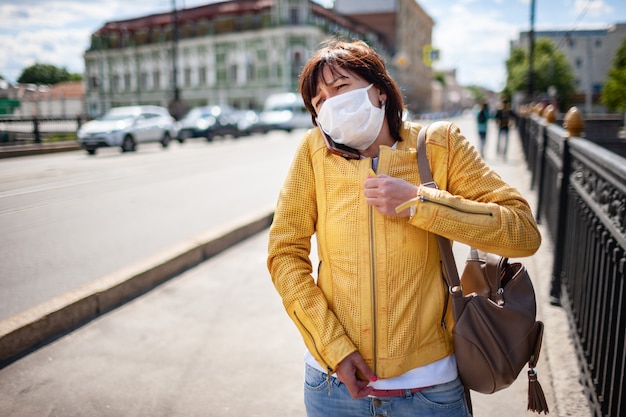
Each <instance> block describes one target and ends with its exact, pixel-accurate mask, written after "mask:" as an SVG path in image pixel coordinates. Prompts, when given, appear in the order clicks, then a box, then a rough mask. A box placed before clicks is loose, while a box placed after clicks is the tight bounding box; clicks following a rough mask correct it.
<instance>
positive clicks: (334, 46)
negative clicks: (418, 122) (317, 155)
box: [298, 39, 404, 140]
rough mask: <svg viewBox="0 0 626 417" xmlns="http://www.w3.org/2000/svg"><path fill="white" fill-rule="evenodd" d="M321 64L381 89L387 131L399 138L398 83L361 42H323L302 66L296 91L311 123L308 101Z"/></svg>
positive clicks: (314, 114) (312, 109)
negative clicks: (352, 74)
mask: <svg viewBox="0 0 626 417" xmlns="http://www.w3.org/2000/svg"><path fill="white" fill-rule="evenodd" d="M325 67H328V68H329V69H330V70H331V71H333V68H337V67H340V68H343V69H345V70H348V71H350V72H352V73H354V74H356V75H358V76H359V77H361V78H363V79H364V80H365V81H367V82H369V83H372V84H374V87H376V88H378V89H380V90H381V91H384V92H385V94H386V95H387V101H386V104H385V115H386V116H387V121H388V123H389V130H390V131H391V132H390V133H391V135H392V136H393V138H394V139H395V140H401V139H400V127H401V125H402V110H403V109H404V102H403V100H402V93H400V88H399V87H398V84H396V82H395V81H394V80H393V79H392V78H391V76H390V75H389V73H388V72H387V69H386V68H385V63H384V62H383V59H382V58H381V57H380V55H378V53H376V51H374V49H372V48H371V47H370V46H369V45H367V44H366V43H365V42H363V41H354V42H345V41H341V40H338V39H332V40H330V41H327V42H325V43H324V44H323V45H322V48H321V49H319V50H318V51H317V52H316V53H315V54H314V55H313V56H312V57H311V59H309V61H308V62H307V63H306V64H305V65H304V68H303V69H302V73H301V74H300V85H299V86H298V90H299V91H300V94H301V95H302V99H303V100H304V105H305V106H306V108H307V110H308V111H309V113H311V119H312V121H313V125H314V126H315V124H316V123H315V118H316V117H317V112H316V111H315V107H313V103H312V102H311V101H312V99H313V97H315V95H316V94H317V84H318V82H323V80H322V77H323V75H322V74H323V70H324V68H325Z"/></svg>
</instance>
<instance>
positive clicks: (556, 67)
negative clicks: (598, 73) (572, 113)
mask: <svg viewBox="0 0 626 417" xmlns="http://www.w3.org/2000/svg"><path fill="white" fill-rule="evenodd" d="M534 56H535V60H534V63H533V85H534V91H535V94H537V93H539V95H540V96H544V97H547V91H548V88H549V87H554V88H555V89H556V92H557V100H558V103H559V107H560V108H561V110H564V109H566V108H567V107H568V102H569V99H570V98H571V97H572V95H573V94H574V93H575V92H576V86H575V77H574V72H573V71H572V67H571V66H570V64H569V62H568V61H567V57H566V56H565V54H563V53H562V52H559V51H558V50H557V48H556V45H555V44H554V43H553V42H552V41H551V40H549V39H538V40H537V41H536V42H535V51H534ZM528 67H529V65H528V51H527V50H526V49H525V48H521V47H516V48H513V50H512V51H511V55H510V56H509V59H507V61H506V69H507V80H506V88H505V91H504V93H505V95H507V96H511V95H512V94H513V93H515V92H518V91H526V88H527V86H528Z"/></svg>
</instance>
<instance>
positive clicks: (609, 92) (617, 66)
mask: <svg viewBox="0 0 626 417" xmlns="http://www.w3.org/2000/svg"><path fill="white" fill-rule="evenodd" d="M601 100H602V103H604V104H606V106H607V107H608V109H609V110H611V111H620V112H623V111H626V38H624V40H623V41H622V45H621V46H620V47H619V49H618V50H617V53H616V54H615V58H613V68H611V69H610V70H609V74H608V79H607V82H606V84H604V86H603V87H602V98H601Z"/></svg>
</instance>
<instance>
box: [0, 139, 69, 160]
mask: <svg viewBox="0 0 626 417" xmlns="http://www.w3.org/2000/svg"><path fill="white" fill-rule="evenodd" d="M80 149H81V147H80V145H79V144H78V142H76V141H71V142H67V141H66V142H52V143H40V144H29V145H7V146H1V147H0V159H3V158H13V157H17V156H28V155H39V154H45V153H55V152H67V151H78V150H80Z"/></svg>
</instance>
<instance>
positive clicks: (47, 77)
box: [17, 64, 70, 85]
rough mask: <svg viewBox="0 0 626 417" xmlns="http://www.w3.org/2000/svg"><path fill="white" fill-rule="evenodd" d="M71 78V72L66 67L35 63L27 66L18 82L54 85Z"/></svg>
mask: <svg viewBox="0 0 626 417" xmlns="http://www.w3.org/2000/svg"><path fill="white" fill-rule="evenodd" d="M69 80H70V73H69V72H67V70H66V69H65V68H59V67H56V66H54V65H51V64H35V65H31V66H30V67H28V68H25V69H24V71H23V72H22V74H21V75H20V77H19V78H18V79H17V82H18V83H24V84H47V85H53V84H57V83H60V82H63V81H69Z"/></svg>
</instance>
